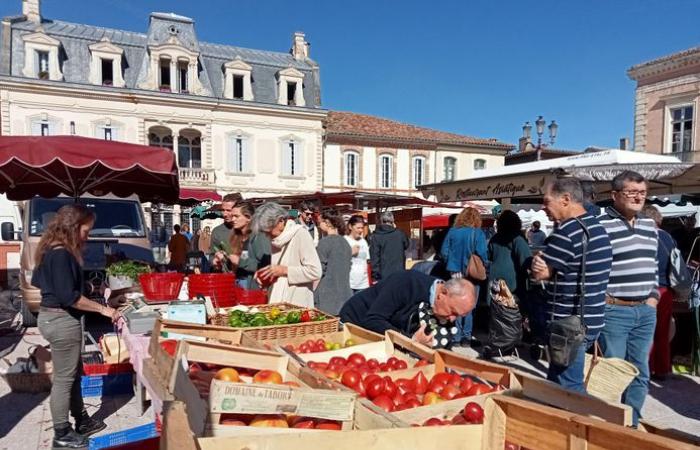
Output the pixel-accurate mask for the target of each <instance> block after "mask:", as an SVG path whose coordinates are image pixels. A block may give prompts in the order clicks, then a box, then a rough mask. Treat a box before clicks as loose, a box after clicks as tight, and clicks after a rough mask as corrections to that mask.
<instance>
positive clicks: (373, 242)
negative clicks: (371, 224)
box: [369, 225, 409, 281]
mask: <svg viewBox="0 0 700 450" xmlns="http://www.w3.org/2000/svg"><path fill="white" fill-rule="evenodd" d="M408 245H409V242H408V237H406V235H405V234H404V232H403V231H401V230H399V229H398V228H394V227H393V226H391V225H379V226H377V229H376V230H375V231H374V233H373V234H372V236H371V237H370V241H369V256H370V263H371V265H372V279H373V280H374V281H379V280H383V279H385V278H386V277H388V276H389V275H391V274H392V273H394V272H398V271H401V270H404V269H406V254H405V253H404V252H405V251H406V249H407V248H408Z"/></svg>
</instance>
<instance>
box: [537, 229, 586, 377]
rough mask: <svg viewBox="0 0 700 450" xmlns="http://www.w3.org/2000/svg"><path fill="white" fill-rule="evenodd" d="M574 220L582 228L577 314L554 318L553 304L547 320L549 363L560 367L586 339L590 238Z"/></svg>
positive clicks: (554, 300)
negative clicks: (587, 262)
mask: <svg viewBox="0 0 700 450" xmlns="http://www.w3.org/2000/svg"><path fill="white" fill-rule="evenodd" d="M576 221H577V222H578V223H579V224H580V225H581V228H582V229H583V236H582V237H581V268H580V270H579V274H580V276H579V281H578V283H577V289H578V298H579V301H578V303H579V314H578V315H575V314H572V315H570V316H569V317H564V318H562V319H554V305H552V314H551V318H550V322H549V327H548V330H549V339H548V342H547V349H548V351H549V363H550V364H556V365H557V366H561V367H569V365H571V363H572V362H573V361H574V359H576V353H577V352H578V350H579V347H580V346H581V344H583V342H584V341H585V339H586V324H585V322H584V316H583V308H584V304H585V302H586V252H587V251H588V240H589V238H590V236H589V234H588V229H586V226H585V225H584V224H583V223H582V222H581V221H580V220H579V219H576ZM556 296H557V282H556V280H555V282H554V293H553V297H554V298H553V299H552V303H554V302H556V299H557V297H556Z"/></svg>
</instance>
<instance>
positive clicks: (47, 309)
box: [39, 306, 68, 314]
mask: <svg viewBox="0 0 700 450" xmlns="http://www.w3.org/2000/svg"><path fill="white" fill-rule="evenodd" d="M39 311H44V312H52V313H66V314H68V311H66V310H65V309H63V308H51V307H50V306H39Z"/></svg>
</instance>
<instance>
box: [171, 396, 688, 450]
mask: <svg viewBox="0 0 700 450" xmlns="http://www.w3.org/2000/svg"><path fill="white" fill-rule="evenodd" d="M187 408H189V405H187V406H185V405H184V404H182V403H179V402H170V403H169V404H167V405H166V408H165V411H166V413H165V423H164V428H163V435H162V439H163V440H164V441H165V442H166V445H167V447H166V448H168V449H173V450H195V449H198V450H244V449H245V450H309V449H326V448H332V449H333V450H357V449H380V450H384V449H387V450H388V449H440V450H475V449H478V450H503V448H504V447H505V444H506V441H507V442H509V443H511V444H514V445H515V446H517V447H520V448H522V449H532V450H691V449H695V448H696V447H694V446H692V445H689V444H686V443H683V442H680V441H676V440H672V439H669V438H666V437H663V436H658V435H654V434H650V433H644V432H642V431H638V430H634V429H630V428H626V427H622V426H619V425H614V424H608V423H605V422H602V421H600V420H594V419H589V418H586V417H581V416H578V415H576V414H572V413H570V412H566V411H561V410H557V409H553V408H550V407H546V406H542V405H538V404H535V403H531V402H528V401H526V400H522V399H516V398H512V397H506V396H493V397H490V398H489V399H488V400H487V401H486V404H485V417H484V424H483V425H457V426H455V425H451V426H445V427H414V428H393V429H373V430H362V431H359V430H356V431H342V432H315V433H298V432H294V433H286V434H285V435H283V436H280V435H275V434H272V433H269V434H267V435H255V436H236V437H228V438H201V437H199V438H198V437H196V436H194V435H193V434H192V433H191V432H190V431H189V430H187V426H186V423H187V422H186V421H187V419H186V418H187V411H186V409H187ZM517 447H516V448H517Z"/></svg>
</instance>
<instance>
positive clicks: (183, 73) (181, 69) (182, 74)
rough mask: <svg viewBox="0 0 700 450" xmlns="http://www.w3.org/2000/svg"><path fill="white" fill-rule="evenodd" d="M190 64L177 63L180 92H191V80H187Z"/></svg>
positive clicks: (184, 62)
mask: <svg viewBox="0 0 700 450" xmlns="http://www.w3.org/2000/svg"><path fill="white" fill-rule="evenodd" d="M188 70H189V68H188V63H187V61H178V62H177V78H178V90H179V92H189V87H188V85H189V80H188V79H187V71H188Z"/></svg>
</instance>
